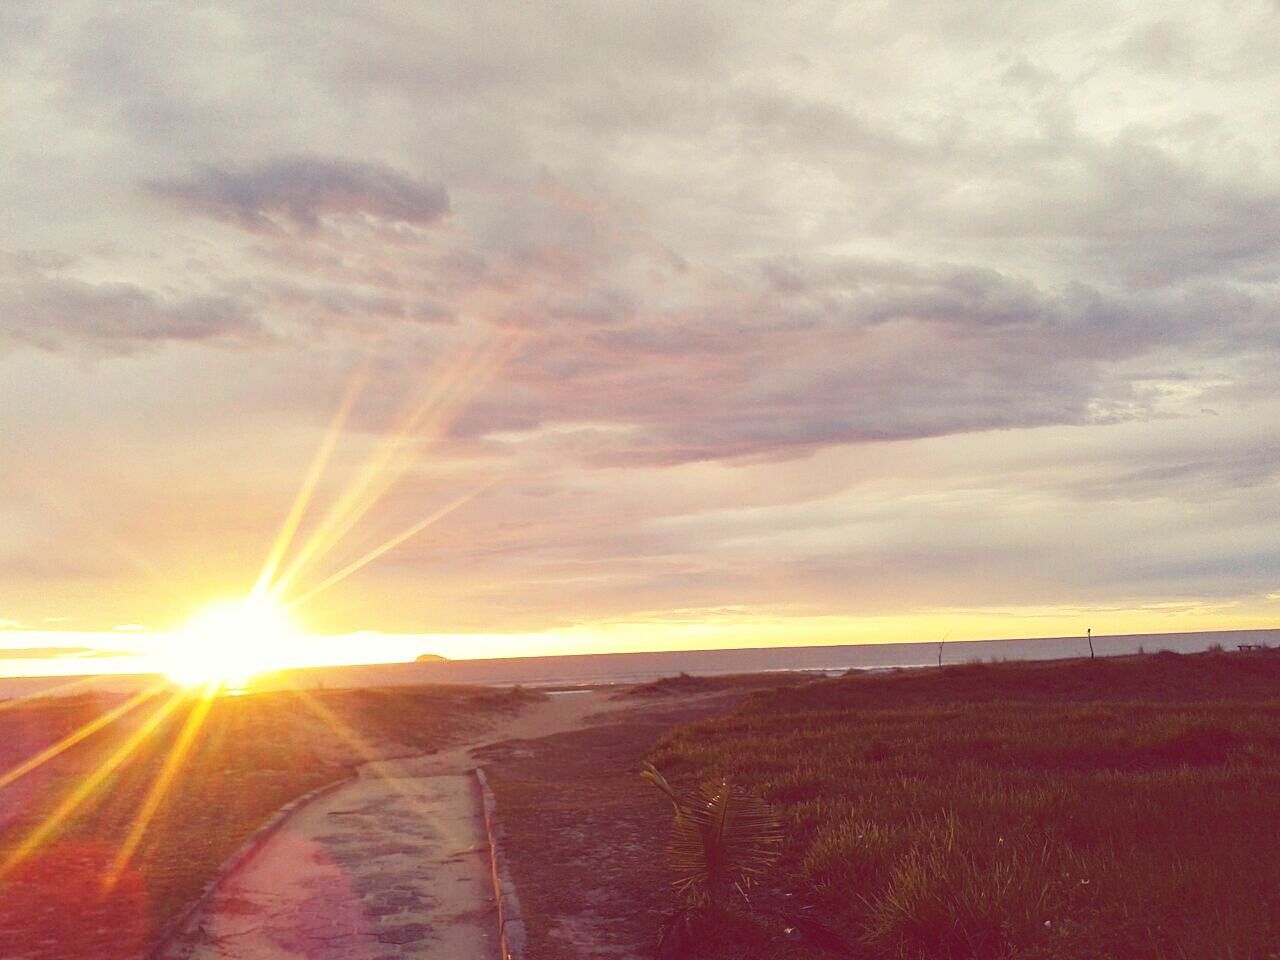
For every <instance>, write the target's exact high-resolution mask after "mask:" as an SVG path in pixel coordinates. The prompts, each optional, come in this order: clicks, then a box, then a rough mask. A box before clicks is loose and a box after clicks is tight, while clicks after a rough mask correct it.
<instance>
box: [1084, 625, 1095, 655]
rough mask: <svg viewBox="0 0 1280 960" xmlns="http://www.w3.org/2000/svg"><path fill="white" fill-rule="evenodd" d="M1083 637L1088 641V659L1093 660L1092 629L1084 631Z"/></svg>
mask: <svg viewBox="0 0 1280 960" xmlns="http://www.w3.org/2000/svg"><path fill="white" fill-rule="evenodd" d="M1085 636H1086V637H1087V638H1088V640H1089V659H1090V660H1092V659H1093V627H1090V628H1089V629H1088V630H1086V631H1085Z"/></svg>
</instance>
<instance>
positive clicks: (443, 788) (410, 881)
mask: <svg viewBox="0 0 1280 960" xmlns="http://www.w3.org/2000/svg"><path fill="white" fill-rule="evenodd" d="M606 696H607V695H606V694H604V693H600V692H592V693H587V694H570V695H563V696H553V697H551V698H549V699H548V700H546V701H542V702H539V703H535V704H533V705H531V706H530V707H529V708H528V709H526V710H525V711H523V712H522V713H520V714H519V715H517V716H515V717H512V718H510V719H506V720H502V721H499V722H498V724H497V725H495V726H494V727H491V728H489V729H488V730H486V731H485V733H484V734H483V735H482V736H478V737H475V738H474V739H473V740H471V741H470V742H467V743H464V744H461V745H459V746H457V747H455V748H453V749H450V750H448V751H445V752H441V753H437V754H432V755H428V756H423V757H413V758H409V759H405V760H395V761H384V762H375V763H369V764H366V765H365V766H363V767H362V768H361V769H360V771H359V774H360V775H359V778H358V779H357V780H355V781H354V782H352V783H350V784H347V785H345V786H343V787H340V788H339V789H337V790H335V791H333V792H331V793H329V794H327V795H324V796H322V797H320V798H319V799H317V800H316V801H314V802H313V803H310V804H308V805H306V806H304V807H302V808H301V809H299V810H298V811H296V812H295V813H294V814H293V815H292V816H290V817H289V818H288V819H287V820H286V821H285V822H284V824H283V825H282V826H281V827H280V828H279V829H278V830H277V831H276V832H275V833H273V834H272V835H271V836H270V837H269V838H268V839H267V840H266V841H265V842H264V843H263V844H262V846H261V847H259V848H258V849H257V851H256V852H255V853H254V854H253V855H252V856H251V857H249V858H248V859H247V860H246V861H245V862H244V863H242V864H241V865H240V866H239V867H238V868H237V869H235V870H234V871H233V872H232V873H231V874H230V875H228V876H227V877H226V878H225V879H224V880H223V881H222V882H221V883H220V884H219V886H218V888H217V890H216V891H215V893H214V895H213V897H212V898H211V900H210V901H209V903H208V905H207V906H206V908H205V909H204V910H202V911H201V912H200V913H198V914H197V915H196V916H195V917H193V918H192V921H191V923H190V924H189V925H188V927H187V928H186V930H185V931H184V932H183V934H182V936H180V937H179V938H178V939H177V940H176V941H175V942H173V943H172V944H171V945H170V946H169V948H168V949H167V950H166V951H165V953H164V954H163V957H164V960H294V958H298V960H301V958H308V960H329V958H332V960H337V958H344V960H391V958H393V957H394V958H414V960H446V958H447V960H472V958H474V960H481V958H483V960H491V958H492V957H494V956H496V954H497V921H496V915H495V907H494V902H493V887H492V884H491V881H490V877H489V851H488V845H487V841H486V838H485V833H484V824H483V820H482V814H481V810H480V804H479V795H478V791H477V788H476V784H475V778H474V776H473V775H472V774H471V770H472V769H473V768H474V767H475V765H476V764H475V762H474V760H473V759H472V757H471V750H472V749H473V748H475V747H479V746H482V745H486V744H491V743H494V742H498V741H504V740H511V739H533V738H537V737H545V736H550V735H552V734H556V733H561V732H565V731H568V730H573V729H578V728H581V727H583V726H586V725H588V723H589V722H590V721H589V719H588V718H589V717H590V716H591V715H592V714H596V713H601V712H605V711H612V710H616V709H619V708H620V707H622V706H623V704H620V703H618V702H616V701H609V700H608V699H606Z"/></svg>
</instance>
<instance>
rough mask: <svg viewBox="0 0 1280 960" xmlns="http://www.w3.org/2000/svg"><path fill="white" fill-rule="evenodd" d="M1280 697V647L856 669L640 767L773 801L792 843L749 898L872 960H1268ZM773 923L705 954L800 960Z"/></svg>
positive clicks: (770, 699)
mask: <svg viewBox="0 0 1280 960" xmlns="http://www.w3.org/2000/svg"><path fill="white" fill-rule="evenodd" d="M1278 697H1280V656H1276V655H1269V654H1265V653H1264V654H1258V655H1243V654H1222V653H1215V654H1203V655H1196V656H1177V655H1173V654H1158V655H1155V656H1150V657H1134V658H1123V659H1102V660H1094V661H1089V660H1085V661H1071V662H1058V663H1037V664H984V665H964V666H955V667H947V668H943V669H941V670H922V671H904V672H900V673H895V674H888V675H885V674H879V675H876V674H871V675H857V676H851V677H848V678H842V679H839V680H832V681H820V682H817V683H813V684H809V685H806V686H803V687H792V688H786V689H779V690H774V691H772V692H769V693H761V694H756V695H754V696H753V697H751V698H750V699H748V700H747V701H746V702H745V703H744V704H743V705H742V706H741V707H739V708H738V709H737V710H736V711H734V712H733V713H732V714H731V715H729V716H727V717H723V718H720V719H716V720H711V721H706V722H701V723H697V724H694V725H691V726H685V727H682V728H680V729H678V730H675V731H673V732H671V733H669V734H668V735H666V736H665V737H664V738H662V739H661V740H660V741H659V743H658V744H657V745H656V746H655V747H654V748H653V749H652V750H651V751H650V752H649V756H648V759H650V760H651V761H653V762H654V763H655V764H656V765H657V766H658V767H659V768H660V769H662V770H663V771H664V772H665V773H666V774H667V775H668V776H669V777H671V778H672V779H673V780H678V781H684V782H685V783H695V782H698V781H699V780H702V779H705V778H709V777H713V776H722V775H727V776H729V777H731V778H733V779H734V780H735V781H736V782H738V783H741V784H743V785H747V786H751V787H754V788H756V789H757V790H759V791H760V792H761V793H762V794H763V796H765V797H766V798H767V799H768V800H769V801H771V802H772V803H774V804H775V805H776V806H777V808H778V809H779V810H780V812H781V813H782V814H783V815H784V817H785V822H786V824H787V832H788V840H787V845H786V851H785V854H784V860H783V862H782V865H781V866H780V868H779V870H778V872H777V874H776V877H775V878H774V880H773V881H772V882H771V883H770V884H769V885H768V886H767V887H766V888H764V889H762V890H760V891H759V892H758V893H757V895H756V896H755V898H754V899H755V901H756V903H757V905H758V906H761V907H763V908H766V909H769V908H775V907H777V908H784V909H785V910H787V911H789V912H790V913H792V914H796V915H802V916H813V917H820V918H821V919H823V920H824V921H825V922H826V923H827V924H828V925H830V926H832V927H834V928H835V929H837V930H840V931H841V932H843V933H844V934H845V935H846V937H847V938H848V939H849V940H850V941H851V942H852V943H853V944H854V945H855V946H856V949H857V951H858V955H859V956H864V957H867V958H884V960H889V958H893V960H907V958H931V960H932V958H998V957H1019V958H1029V960H1086V958H1089V960H1099V958H1115V960H1140V958H1169V960H1174V958H1178V960H1191V958H1195V960H1264V958H1268V957H1271V956H1273V955H1276V954H1280V830H1278V829H1277V813H1278V811H1280V699H1278ZM776 927H777V925H774V927H773V928H766V927H763V926H759V925H752V922H751V921H748V920H743V921H741V922H740V923H739V924H738V926H737V927H736V928H735V927H734V925H733V924H729V925H726V926H724V927H723V928H722V929H721V930H720V931H719V938H720V939H721V940H722V943H721V944H720V945H719V947H716V946H714V945H709V946H708V949H707V950H706V952H705V955H706V956H708V957H729V956H741V955H742V944H743V942H750V943H751V944H752V946H751V949H750V952H751V955H752V956H754V957H759V958H761V960H767V958H769V957H782V956H795V955H798V948H797V946H796V945H795V944H794V943H790V942H787V941H785V940H783V939H782V938H780V937H778V936H776ZM771 930H772V931H773V932H770V931H771ZM800 954H801V955H803V951H800ZM808 955H812V956H818V955H820V954H819V952H818V951H816V950H813V951H809V954H808Z"/></svg>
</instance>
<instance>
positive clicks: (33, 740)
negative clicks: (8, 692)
mask: <svg viewBox="0 0 1280 960" xmlns="http://www.w3.org/2000/svg"><path fill="white" fill-rule="evenodd" d="M528 696H529V695H526V694H515V695H512V694H509V693H506V692H500V691H493V690H487V689H480V688H459V687H428V688H385V689H376V690H351V691H340V690H335V691H324V692H317V693H313V694H311V695H310V697H311V700H312V701H313V707H317V709H313V708H311V707H308V706H307V705H306V704H305V703H304V701H303V700H302V699H301V698H299V697H298V696H297V695H295V694H291V693H271V694H256V695H249V696H243V697H226V698H219V699H218V700H216V701H215V702H214V703H213V705H212V707H211V709H210V710H209V713H208V715H207V716H206V717H205V719H204V721H203V723H202V725H201V728H200V734H199V736H198V737H196V738H195V739H194V741H193V744H192V748H191V750H190V752H189V754H188V755H187V757H186V759H185V762H184V763H183V765H182V767H181V770H180V772H179V773H178V775H177V776H175V777H174V778H173V781H172V784H171V786H170V788H169V790H168V791H167V792H166V793H165V795H164V797H163V799H162V801H161V802H160V804H159V805H158V807H157V808H156V810H155V815H154V817H153V819H152V820H151V822H150V824H149V826H148V829H147V831H146V833H145V834H144V836H143V840H142V842H141V844H140V846H139V847H138V848H137V852H136V854H135V856H134V857H133V858H132V860H131V861H130V863H129V865H128V868H127V869H126V870H125V871H124V872H123V873H122V874H121V875H120V878H119V880H118V881H117V882H116V883H115V884H114V886H112V887H111V888H110V889H105V888H104V886H103V878H104V876H106V875H107V874H108V872H109V871H110V867H111V865H112V862H113V861H114V859H115V857H116V853H117V851H118V850H119V848H120V845H121V842H122V841H123V840H124V838H125V837H126V836H127V835H128V833H129V830H130V828H131V826H132V824H133V823H134V820H135V817H136V816H137V815H138V813H139V810H140V809H141V808H142V806H143V803H144V799H145V798H146V796H147V794H148V792H149V790H150V788H151V784H152V783H153V782H154V781H155V778H156V776H157V774H158V773H159V771H160V770H161V768H162V766H163V764H164V762H165V759H166V757H167V756H168V755H169V753H170V750H171V748H172V746H173V744H174V742H175V740H176V739H177V737H178V736H179V732H180V730H181V727H182V724H183V722H184V720H185V719H186V717H187V716H188V715H189V713H190V711H191V710H193V709H195V708H196V701H195V700H194V699H193V700H191V701H188V702H186V703H184V704H183V705H182V706H181V707H180V708H179V709H177V710H176V711H175V712H174V713H173V714H172V715H171V716H170V717H169V718H168V719H167V720H166V722H165V723H164V724H163V725H162V726H160V727H159V728H158V729H157V730H155V731H154V733H153V734H152V735H150V736H148V737H147V738H146V739H145V740H143V741H142V742H141V744H140V745H139V747H138V749H137V751H136V752H135V753H134V754H133V755H132V756H131V757H130V759H129V760H128V761H127V762H126V763H124V764H123V765H122V766H121V767H120V768H119V769H118V770H116V771H115V772H114V773H113V774H112V775H111V776H110V777H108V778H107V779H106V780H104V781H103V782H102V783H101V784H100V785H99V786H98V788H97V789H95V790H94V791H92V793H91V794H90V795H89V796H88V798H87V799H86V801H85V803H84V804H83V805H82V806H81V807H80V808H78V809H77V810H76V811H75V812H74V814H73V815H72V816H70V817H69V818H68V819H67V821H66V822H65V824H64V825H63V826H62V828H61V829H59V830H57V831H55V832H54V833H52V834H51V835H50V836H48V837H47V838H46V839H45V840H44V841H43V842H42V843H41V844H40V845H39V847H38V848H37V849H36V850H35V851H34V852H33V853H32V855H31V856H30V857H29V858H27V859H26V860H24V861H23V862H22V863H21V864H20V865H19V866H17V867H16V868H15V869H14V870H13V871H12V872H11V873H10V874H9V875H8V876H6V877H5V878H3V879H2V880H0V886H2V888H3V895H2V896H0V956H3V957H6V958H18V957H31V958H68V957H93V958H95V960H111V958H125V957H133V956H137V955H139V954H140V953H141V952H142V951H143V950H144V949H146V948H147V947H148V946H149V945H150V944H152V943H153V942H155V940H156V938H157V937H159V936H160V935H162V934H163V933H164V931H165V930H167V929H168V927H169V926H170V925H171V923H172V922H173V920H174V918H176V917H177V916H178V915H179V914H180V913H181V911H182V910H183V908H184V907H185V906H186V905H187V904H188V903H189V902H191V900H192V899H193V898H194V897H195V896H197V895H198V893H199V891H200V889H201V887H202V886H203V884H204V883H205V882H206V881H207V879H208V878H209V877H210V876H212V874H213V873H214V871H215V870H216V869H217V867H218V865H219V864H220V863H221V862H222V861H223V860H224V859H225V858H226V857H227V856H228V855H229V854H230V853H231V852H232V851H233V850H235V848H236V847H237V846H239V845H240V843H241V842H243V840H244V839H245V838H246V837H247V836H248V835H249V834H250V833H252V831H253V830H254V829H255V828H256V827H257V826H258V825H259V824H260V823H262V822H263V821H264V820H265V819H266V818H267V817H269V816H270V815H271V813H273V812H274V811H275V810H276V809H278V808H279V807H280V806H282V805H283V804H285V803H287V802H288V801H290V800H292V799H294V798H295V797H298V796H300V795H302V794H304V793H306V792H307V791H309V790H311V789H313V788H315V787H318V786H321V785H323V784H326V783H329V782H332V781H334V780H338V779H341V778H342V777H344V776H346V775H348V774H349V773H350V772H351V771H352V770H353V768H354V767H355V766H356V765H357V764H359V763H360V762H362V761H364V760H366V759H369V757H371V756H373V757H386V756H391V755H403V754H407V753H413V752H427V751H430V750H433V749H436V748H439V747H441V746H443V745H445V744H447V743H448V742H450V741H451V740H453V739H456V738H457V737H458V736H459V735H461V734H462V733H464V732H465V731H467V730H468V729H470V728H472V727H474V726H475V725H477V724H481V723H483V722H485V720H486V718H488V717H491V716H493V715H494V714H495V713H504V712H509V711H512V710H516V709H519V708H520V706H521V705H522V703H523V702H524V701H525V699H527V697H528ZM107 706H109V703H108V701H106V700H105V699H104V698H102V697H81V698H67V699H63V700H48V701H35V702H33V703H32V704H31V705H29V706H26V707H23V708H20V709H15V710H8V711H5V712H4V713H0V743H3V744H4V747H3V751H2V752H3V759H4V761H5V763H4V769H11V768H12V767H13V766H14V765H15V764H16V763H19V762H21V761H22V760H23V759H25V758H26V757H27V756H31V755H33V754H35V753H36V752H38V751H39V750H40V749H42V748H43V747H44V746H46V745H48V744H49V743H53V742H55V741H57V740H58V739H59V738H60V737H62V736H65V734H66V733H68V732H70V731H71V730H74V729H75V728H76V727H77V726H78V725H79V724H81V723H84V722H85V721H86V720H89V719H91V718H92V717H94V716H97V715H99V714H100V713H101V712H102V710H103V709H104V708H105V707H107ZM145 712H146V710H145V709H143V710H142V711H140V713H141V714H145ZM321 715H326V716H328V717H329V718H330V719H332V720H335V721H337V722H336V723H330V722H327V721H325V720H322V719H321ZM135 728H136V715H135V714H130V715H129V717H128V718H126V719H123V720H121V721H119V722H117V723H115V724H112V725H111V726H109V727H107V728H106V729H104V730H102V731H100V732H98V733H95V734H94V736H92V737H90V738H89V739H87V740H85V741H84V742H83V743H81V744H78V745H77V746H76V747H75V748H73V749H72V750H70V751H68V752H67V753H66V754H64V755H62V756H61V757H59V758H58V759H56V760H53V761H51V762H50V763H48V764H45V765H43V766H42V767H41V768H40V769H39V770H36V771H33V772H32V773H31V774H29V775H28V776H26V777H24V778H22V779H21V780H19V781H17V782H15V783H14V784H12V785H10V786H9V787H8V788H7V789H5V790H3V791H0V817H2V818H3V819H0V859H3V858H7V857H8V855H9V853H10V852H12V851H13V850H14V849H16V848H17V847H18V845H19V844H21V843H22V841H23V839H24V838H25V837H28V836H30V835H31V831H33V830H36V829H39V827H40V825H41V824H43V823H45V822H47V819H48V817H49V815H50V813H51V812H52V811H54V810H56V809H57V807H58V806H59V804H61V803H62V802H63V800H64V798H65V797H67V796H68V795H70V794H71V792H72V791H74V790H75V789H76V788H77V786H78V785H80V784H82V783H84V782H85V778H86V777H88V776H89V775H91V774H92V772H93V771H94V770H95V769H97V768H98V766H99V764H101V762H102V760H103V759H104V758H105V757H108V756H109V755H110V754H111V753H112V752H113V751H115V750H116V749H117V747H118V746H119V745H120V744H122V743H123V742H124V741H125V739H126V738H127V737H128V736H129V735H130V733H131V732H132V731H133V729H135ZM339 730H346V731H347V733H345V734H344V733H340V732H339ZM357 741H358V742H359V743H361V744H363V745H364V746H357Z"/></svg>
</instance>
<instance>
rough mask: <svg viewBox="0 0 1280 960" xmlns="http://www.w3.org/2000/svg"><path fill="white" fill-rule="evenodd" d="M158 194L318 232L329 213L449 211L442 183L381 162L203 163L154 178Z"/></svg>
mask: <svg viewBox="0 0 1280 960" xmlns="http://www.w3.org/2000/svg"><path fill="white" fill-rule="evenodd" d="M147 186H148V187H149V189H150V190H152V191H153V192H154V193H156V194H158V195H160V196H162V197H165V198H168V199H170V200H172V201H174V202H176V203H179V204H181V205H182V206H185V207H188V208H190V209H192V210H195V211H197V212H200V213H203V214H206V215H208V216H211V217H215V218H217V219H220V220H226V221H228V222H231V223H234V224H236V225H238V226H241V227H243V228H245V229H247V230H268V229H274V228H277V227H279V226H280V225H281V221H282V220H283V221H287V222H288V223H291V224H292V225H293V226H295V227H298V228H301V229H303V230H315V229H316V228H317V227H318V226H319V224H320V221H321V220H322V219H323V218H324V217H328V216H344V215H352V214H365V215H367V216H370V217H376V218H378V219H381V220H386V221H390V222H398V223H411V224H416V225H423V224H428V223H432V222H434V221H436V220H438V219H440V218H441V217H442V216H444V215H445V214H446V213H448V211H449V196H448V194H447V193H446V192H445V189H444V188H443V187H441V186H439V185H436V184H429V183H423V182H420V181H417V180H414V179H412V178H410V177H408V176H406V175H404V174H402V173H400V172H398V171H396V170H393V169H391V168H389V167H386V166H383V165H381V164H374V163H362V162H355V161H349V160H339V159H334V158H329V157H318V156H294V157H281V158H278V159H274V160H270V161H267V162H265V163H261V164H258V165H256V166H251V167H239V168H233V169H227V168H222V167H217V166H212V165H205V166H203V167H201V168H200V169H199V170H198V171H197V172H196V173H195V174H194V175H192V176H191V177H189V178H184V179H172V180H154V181H150V182H149V183H148V184H147Z"/></svg>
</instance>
